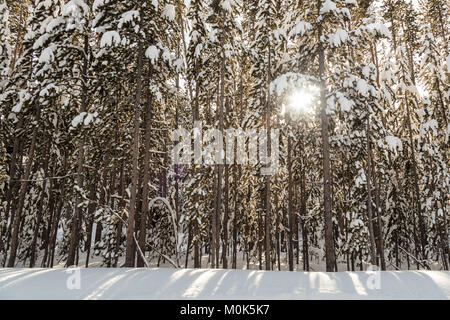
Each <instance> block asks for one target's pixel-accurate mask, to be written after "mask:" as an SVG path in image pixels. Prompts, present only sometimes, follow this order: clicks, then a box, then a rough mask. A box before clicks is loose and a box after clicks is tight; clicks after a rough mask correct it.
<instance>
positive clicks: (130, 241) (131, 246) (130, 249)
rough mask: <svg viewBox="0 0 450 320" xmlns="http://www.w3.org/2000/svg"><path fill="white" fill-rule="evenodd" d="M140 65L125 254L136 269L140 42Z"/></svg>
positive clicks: (140, 57)
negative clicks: (135, 236)
mask: <svg viewBox="0 0 450 320" xmlns="http://www.w3.org/2000/svg"><path fill="white" fill-rule="evenodd" d="M138 46H139V47H138V57H137V60H138V65H137V80H136V83H137V88H136V102H135V107H134V123H133V125H134V132H133V172H132V178H131V194H130V207H129V211H128V212H129V216H128V222H127V224H128V225H127V244H126V253H125V267H129V268H132V267H134V262H135V253H136V252H135V251H136V248H135V247H136V245H135V243H134V224H135V212H136V202H137V201H136V193H137V188H138V181H139V165H138V163H139V122H140V113H141V110H140V109H141V90H142V60H143V55H144V44H143V43H142V41H139V45H138Z"/></svg>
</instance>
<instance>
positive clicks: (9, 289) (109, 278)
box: [0, 268, 450, 300]
mask: <svg viewBox="0 0 450 320" xmlns="http://www.w3.org/2000/svg"><path fill="white" fill-rule="evenodd" d="M77 272H78V274H79V282H77V281H74V280H73V279H74V278H73V277H74V276H75V275H76V274H77ZM377 277H378V278H377ZM77 283H79V288H78V286H77ZM68 284H69V285H68ZM69 288H72V289H69ZM0 299H1V300H8V299H24V300H26V299H38V300H43V299H56V300H67V299H77V300H78V299H102V300H103V299H117V300H123V299H150V300H154V299H212V300H214V299H237V300H240V299H254V300H258V299H270V300H277V299H297V300H300V299H337V300H342V299H389V300H390V299H441V300H448V299H450V272H448V271H384V272H369V271H366V272H336V273H326V272H284V271H259V270H258V271H256V270H220V269H214V270H213V269H169V268H154V269H143V268H141V269H129V268H121V269H113V268H101V269H97V268H88V269H77V270H74V269H0Z"/></svg>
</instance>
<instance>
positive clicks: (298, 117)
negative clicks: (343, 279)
mask: <svg viewBox="0 0 450 320" xmlns="http://www.w3.org/2000/svg"><path fill="white" fill-rule="evenodd" d="M448 17H449V7H448V2H447V1H443V0H419V1H418V2H416V1H412V2H411V1H404V0H376V1H362V0H359V1H356V0H315V1H302V0H254V1H243V0H208V1H200V0H190V1H182V0H141V1H134V0H132V1H130V0H95V1H94V0H70V1H64V0H34V1H32V0H25V1H9V0H0V106H1V107H0V263H1V265H2V266H7V267H14V266H30V267H34V266H41V267H53V266H54V265H55V264H58V263H64V265H66V266H71V265H79V264H80V259H84V260H83V261H84V264H85V265H86V266H88V265H89V263H90V260H92V259H96V260H101V261H102V264H103V265H105V266H108V267H118V266H127V267H133V266H137V267H144V266H150V265H155V264H156V265H158V266H159V265H160V264H163V263H165V264H171V265H172V266H175V267H182V266H185V267H187V266H191V267H195V268H200V267H211V268H219V267H223V268H237V267H239V266H240V265H241V264H243V267H246V268H252V267H254V266H256V267H259V268H260V269H266V270H276V269H278V270H281V269H284V266H286V269H288V270H308V271H309V270H314V268H313V267H312V266H311V264H319V265H322V264H323V265H325V268H326V270H327V271H337V270H342V269H343V268H344V269H345V270H364V269H366V268H367V266H369V265H378V266H379V267H380V268H381V269H383V270H386V269H397V270H398V269H415V268H417V269H445V270H448V269H449V263H450V251H449V222H448V220H449V206H450V202H449V194H450V188H449V184H450V173H449V168H448V166H449V162H448V155H449V134H450V125H449V123H448V114H449V102H450V89H449V82H450V52H449V39H448V37H449V35H448V26H449V23H448ZM298 92H306V94H303V95H300V94H299V93H298ZM309 96H311V97H312V98H311V101H310V103H309V104H307V102H306V101H298V100H302V99H306V97H309ZM299 103H303V105H304V106H306V107H305V108H300V109H298V108H297V109H296V108H294V107H293V105H295V104H299ZM177 128H186V129H187V130H193V132H194V134H202V133H204V132H205V131H206V130H208V129H212V128H217V129H219V130H220V132H222V133H224V132H225V131H226V130H227V129H230V128H242V129H244V130H255V131H258V130H262V129H264V130H265V132H267V139H266V143H267V149H268V152H269V155H270V154H271V153H273V152H274V148H279V154H280V158H279V166H278V167H277V170H276V171H275V172H273V173H272V174H262V173H261V172H262V171H261V169H262V168H263V167H264V166H265V164H264V163H263V162H261V161H259V162H258V163H252V164H248V165H240V164H236V163H233V162H232V163H227V162H226V161H225V163H224V164H217V165H205V163H204V159H202V158H201V157H200V158H198V157H194V158H193V164H191V165H187V164H174V163H173V161H172V157H171V150H172V149H173V147H174V145H175V144H176V143H177V141H175V140H174V139H173V132H174V130H175V129H177ZM277 130H278V131H277ZM275 131H277V132H280V135H279V138H278V140H277V143H275V144H273V141H272V140H271V139H270V137H271V133H272V132H275ZM223 142H224V143H225V141H223ZM195 148H196V147H195V146H194V149H195ZM227 152H228V153H233V154H234V153H236V152H237V151H236V150H229V149H226V152H225V155H224V159H227V155H226V153H227ZM202 257H205V259H202ZM241 261H242V262H241ZM205 263H206V264H205Z"/></svg>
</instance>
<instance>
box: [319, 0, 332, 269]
mask: <svg viewBox="0 0 450 320" xmlns="http://www.w3.org/2000/svg"><path fill="white" fill-rule="evenodd" d="M321 7H322V1H321V0H318V10H319V11H320V9H321ZM322 32H323V26H322V22H319V25H318V34H317V39H318V41H319V78H320V119H321V122H322V157H323V193H324V223H325V259H326V270H327V271H328V272H332V271H334V269H335V265H336V257H335V252H334V241H333V220H332V213H331V175H330V142H329V137H328V115H327V114H326V108H327V101H326V84H325V50H324V48H323V45H322V42H321V41H322V40H321V38H322Z"/></svg>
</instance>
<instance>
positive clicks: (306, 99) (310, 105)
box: [288, 87, 317, 113]
mask: <svg viewBox="0 0 450 320" xmlns="http://www.w3.org/2000/svg"><path fill="white" fill-rule="evenodd" d="M316 92H317V88H315V87H308V88H302V89H298V90H296V91H294V92H293V93H292V94H291V95H290V96H289V100H288V107H289V109H291V110H292V112H299V113H310V112H312V111H313V110H314V102H315V100H316Z"/></svg>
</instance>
